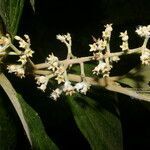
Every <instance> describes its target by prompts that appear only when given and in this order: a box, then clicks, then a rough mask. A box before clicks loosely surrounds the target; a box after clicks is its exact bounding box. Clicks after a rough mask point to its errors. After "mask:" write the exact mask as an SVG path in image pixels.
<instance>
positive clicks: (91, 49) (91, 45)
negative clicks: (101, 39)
mask: <svg viewBox="0 0 150 150" xmlns="http://www.w3.org/2000/svg"><path fill="white" fill-rule="evenodd" d="M89 46H90V52H93V51H97V45H96V43H93V44H89Z"/></svg>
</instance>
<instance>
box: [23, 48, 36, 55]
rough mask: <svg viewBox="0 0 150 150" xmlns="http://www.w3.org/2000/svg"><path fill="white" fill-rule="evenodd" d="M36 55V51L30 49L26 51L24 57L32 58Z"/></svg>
mask: <svg viewBox="0 0 150 150" xmlns="http://www.w3.org/2000/svg"><path fill="white" fill-rule="evenodd" d="M33 53H34V51H32V50H31V49H30V48H28V49H26V50H25V51H24V55H25V56H26V57H32V54H33Z"/></svg>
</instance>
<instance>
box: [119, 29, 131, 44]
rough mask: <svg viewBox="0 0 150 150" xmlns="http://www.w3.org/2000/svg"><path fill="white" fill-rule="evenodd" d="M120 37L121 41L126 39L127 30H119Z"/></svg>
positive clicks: (127, 37)
mask: <svg viewBox="0 0 150 150" xmlns="http://www.w3.org/2000/svg"><path fill="white" fill-rule="evenodd" d="M120 37H121V38H122V41H124V42H125V41H127V40H128V39H129V36H128V33H127V31H125V32H120Z"/></svg>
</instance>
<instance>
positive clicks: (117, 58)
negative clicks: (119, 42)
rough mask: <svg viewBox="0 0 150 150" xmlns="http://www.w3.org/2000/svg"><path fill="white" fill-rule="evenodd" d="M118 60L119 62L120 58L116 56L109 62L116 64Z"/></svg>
mask: <svg viewBox="0 0 150 150" xmlns="http://www.w3.org/2000/svg"><path fill="white" fill-rule="evenodd" d="M119 60H120V58H119V57H118V56H113V57H111V58H110V61H111V62H113V61H115V62H118V61H119Z"/></svg>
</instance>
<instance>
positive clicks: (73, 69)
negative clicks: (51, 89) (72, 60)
mask: <svg viewBox="0 0 150 150" xmlns="http://www.w3.org/2000/svg"><path fill="white" fill-rule="evenodd" d="M95 66H96V65H95V64H93V63H84V71H85V75H86V76H89V77H93V76H94V75H93V73H92V70H93V69H94V68H95ZM70 72H71V73H75V74H77V75H80V74H81V73H80V65H79V64H78V65H73V66H72V67H71V69H70ZM95 77H96V76H95Z"/></svg>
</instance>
